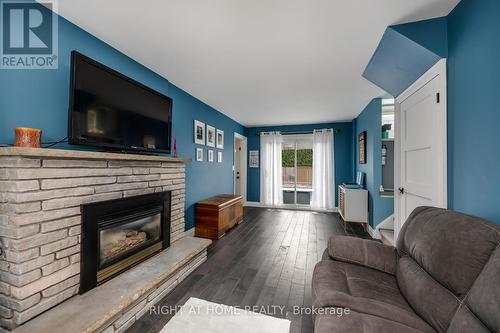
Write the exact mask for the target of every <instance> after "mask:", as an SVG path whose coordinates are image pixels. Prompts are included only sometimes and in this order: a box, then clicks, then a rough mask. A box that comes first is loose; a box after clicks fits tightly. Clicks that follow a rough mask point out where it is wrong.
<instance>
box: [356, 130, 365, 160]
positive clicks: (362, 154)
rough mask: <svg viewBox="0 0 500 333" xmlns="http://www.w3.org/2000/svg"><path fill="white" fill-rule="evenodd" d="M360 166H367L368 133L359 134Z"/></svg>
mask: <svg viewBox="0 0 500 333" xmlns="http://www.w3.org/2000/svg"><path fill="white" fill-rule="evenodd" d="M358 149H359V164H366V131H364V132H361V133H359V139H358Z"/></svg>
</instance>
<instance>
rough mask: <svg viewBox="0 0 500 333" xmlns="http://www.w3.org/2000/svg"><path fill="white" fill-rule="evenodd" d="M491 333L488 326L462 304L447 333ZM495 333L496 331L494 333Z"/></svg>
mask: <svg viewBox="0 0 500 333" xmlns="http://www.w3.org/2000/svg"><path fill="white" fill-rule="evenodd" d="M470 332H474V333H491V332H492V331H490V330H489V329H488V328H487V327H486V326H484V324H483V323H482V322H481V321H480V320H479V319H478V318H477V317H476V316H475V315H474V314H473V313H472V311H470V309H469V308H467V306H465V305H464V304H462V305H461V306H460V308H459V309H458V311H457V313H456V314H455V316H454V317H453V320H452V321H451V324H450V327H449V328H448V331H447V333H470ZM493 332H495V331H493Z"/></svg>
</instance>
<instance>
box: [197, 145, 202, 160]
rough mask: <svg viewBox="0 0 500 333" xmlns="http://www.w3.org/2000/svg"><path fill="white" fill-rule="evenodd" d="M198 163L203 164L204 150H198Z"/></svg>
mask: <svg viewBox="0 0 500 333" xmlns="http://www.w3.org/2000/svg"><path fill="white" fill-rule="evenodd" d="M196 161H198V162H203V148H196Z"/></svg>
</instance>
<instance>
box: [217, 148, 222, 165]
mask: <svg viewBox="0 0 500 333" xmlns="http://www.w3.org/2000/svg"><path fill="white" fill-rule="evenodd" d="M217 163H222V152H221V151H218V152H217Z"/></svg>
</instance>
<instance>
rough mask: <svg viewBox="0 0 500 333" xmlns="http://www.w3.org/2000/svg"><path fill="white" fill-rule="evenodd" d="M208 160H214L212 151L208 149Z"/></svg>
mask: <svg viewBox="0 0 500 333" xmlns="http://www.w3.org/2000/svg"><path fill="white" fill-rule="evenodd" d="M208 161H209V162H213V161H214V151H213V150H211V149H209V150H208Z"/></svg>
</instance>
